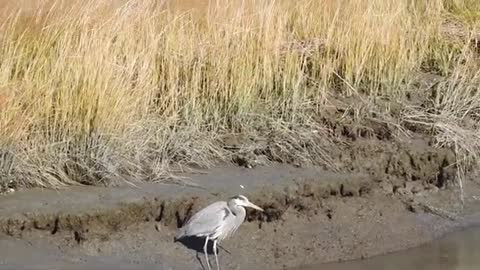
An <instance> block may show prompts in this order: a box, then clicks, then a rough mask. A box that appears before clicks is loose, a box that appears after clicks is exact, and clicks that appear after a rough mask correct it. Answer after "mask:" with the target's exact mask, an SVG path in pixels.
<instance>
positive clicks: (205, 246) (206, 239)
mask: <svg viewBox="0 0 480 270" xmlns="http://www.w3.org/2000/svg"><path fill="white" fill-rule="evenodd" d="M208 239H209V237H208V236H207V237H205V245H203V253H205V259H206V260H207V267H208V270H212V268H211V267H210V262H209V261H208V252H207V248H208Z"/></svg>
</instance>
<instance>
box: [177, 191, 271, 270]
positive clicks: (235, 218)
mask: <svg viewBox="0 0 480 270" xmlns="http://www.w3.org/2000/svg"><path fill="white" fill-rule="evenodd" d="M245 207H251V208H254V209H257V210H260V211H263V209H262V208H260V207H258V206H257V205H255V204H253V203H251V202H250V201H249V200H248V199H247V197H245V196H243V195H238V196H235V197H232V198H230V200H229V201H228V203H227V202H224V201H220V202H215V203H212V204H210V205H208V206H207V207H205V208H203V209H202V210H200V211H198V212H197V213H196V214H195V215H193V216H192V217H191V218H190V219H189V220H188V221H187V222H186V224H184V225H183V226H182V228H180V229H179V230H178V232H177V235H176V236H175V239H176V240H178V239H180V238H182V237H185V236H197V237H205V244H204V245H203V252H204V253H205V259H206V261H207V266H208V269H209V270H211V267H210V262H209V261H208V254H207V245H208V240H212V241H213V253H214V254H215V263H216V264H217V269H220V266H219V264H218V255H217V241H221V240H224V239H226V238H227V237H229V236H231V235H232V234H233V233H234V232H235V231H236V230H237V229H238V227H240V225H241V224H242V223H243V221H244V220H245V213H246V211H245Z"/></svg>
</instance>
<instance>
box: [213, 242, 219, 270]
mask: <svg viewBox="0 0 480 270" xmlns="http://www.w3.org/2000/svg"><path fill="white" fill-rule="evenodd" d="M213 254H215V263H216V264H217V270H220V264H218V254H217V239H215V240H213Z"/></svg>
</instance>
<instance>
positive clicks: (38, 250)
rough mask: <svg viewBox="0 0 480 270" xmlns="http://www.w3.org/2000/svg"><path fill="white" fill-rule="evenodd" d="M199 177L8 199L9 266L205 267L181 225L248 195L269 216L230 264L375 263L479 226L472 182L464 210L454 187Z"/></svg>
mask: <svg viewBox="0 0 480 270" xmlns="http://www.w3.org/2000/svg"><path fill="white" fill-rule="evenodd" d="M189 177H190V180H189V181H190V182H193V183H196V184H198V185H199V187H201V188H199V187H190V186H179V185H177V184H166V183H165V184H141V185H138V186H137V187H132V186H123V187H109V188H100V187H74V188H68V189H66V190H62V191H53V190H26V191H19V192H18V193H14V194H10V195H6V196H2V197H1V198H0V220H1V221H0V224H1V227H0V228H1V232H2V234H1V237H0V253H1V254H2V259H1V260H0V268H1V269H138V268H141V269H202V267H201V264H200V263H199V261H198V258H197V252H196V251H195V249H194V248H195V247H192V246H190V248H187V247H185V246H184V245H182V244H181V243H178V242H177V243H174V241H173V237H174V235H175V230H176V228H177V227H178V226H180V225H181V224H182V223H183V222H184V221H185V220H186V219H187V218H188V217H189V216H190V215H191V214H193V213H194V212H195V211H196V210H198V209H200V208H201V207H203V206H205V205H207V204H208V203H210V202H212V201H216V200H221V199H226V198H228V197H230V196H232V195H235V194H238V193H242V194H244V195H246V196H248V197H249V198H250V200H251V201H252V202H254V203H256V204H258V205H260V206H261V207H263V208H264V209H265V212H264V213H258V212H255V211H248V215H247V220H246V222H245V223H244V224H243V225H242V226H241V227H240V229H239V231H237V233H236V234H235V235H234V236H233V237H232V238H231V239H228V240H226V241H225V242H223V243H221V246H222V248H221V249H220V252H219V254H220V263H221V265H222V269H285V268H290V267H295V266H298V265H304V264H315V263H319V262H331V261H339V260H349V259H356V258H366V257H370V256H373V255H377V254H383V253H388V252H392V251H396V250H401V249H406V248H410V247H414V246H417V245H419V244H422V243H426V242H428V241H431V240H433V239H436V238H438V237H440V236H442V235H444V234H445V233H447V232H450V231H452V230H455V229H457V228H461V227H464V226H471V225H475V224H479V223H480V215H479V213H480V211H479V210H480V208H479V207H478V196H479V195H480V187H479V186H478V184H476V183H475V182H474V181H468V182H467V183H465V184H466V188H465V190H467V191H468V192H467V194H466V208H465V209H463V211H461V212H458V211H456V210H458V205H456V204H455V202H457V201H458V199H457V196H458V194H457V193H456V192H455V189H454V188H442V189H439V188H438V187H436V186H435V185H433V184H429V183H428V182H424V181H413V182H405V183H403V184H402V185H401V186H396V185H395V184H392V183H390V182H387V181H374V180H372V177H371V176H369V175H366V174H358V173H357V174H349V173H332V172H327V171H325V170H323V169H320V168H318V167H310V168H296V167H293V166H289V165H281V164H270V165H269V166H260V167H256V168H253V169H247V168H241V167H238V166H222V167H218V168H214V169H212V170H210V171H209V172H208V173H204V174H191V175H189ZM239 185H243V186H244V187H245V189H242V188H240V186H239ZM445 202H450V203H448V204H446V203H445ZM446 213H449V214H446ZM453 213H456V214H453ZM453 215H455V216H454V217H453ZM192 248H193V249H192ZM197 248H198V247H197ZM27 254H28V255H27ZM198 255H199V257H200V258H201V259H202V260H203V256H201V255H202V254H201V253H200V254H198Z"/></svg>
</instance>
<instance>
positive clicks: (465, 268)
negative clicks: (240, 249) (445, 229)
mask: <svg viewBox="0 0 480 270" xmlns="http://www.w3.org/2000/svg"><path fill="white" fill-rule="evenodd" d="M367 269H368V270H410V269H419V270H420V269H421V270H430V269H431V270H474V269H475V270H479V269H480V228H470V229H467V230H464V231H461V232H456V233H452V234H450V235H448V236H447V237H445V238H443V239H440V240H438V241H435V242H432V243H429V244H427V245H423V246H420V247H417V248H413V249H409V250H406V251H401V252H396V253H391V254H387V255H382V256H376V257H372V258H369V259H365V260H355V261H348V262H342V263H328V264H319V265H315V266H304V267H299V268H295V269H292V270H367Z"/></svg>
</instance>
